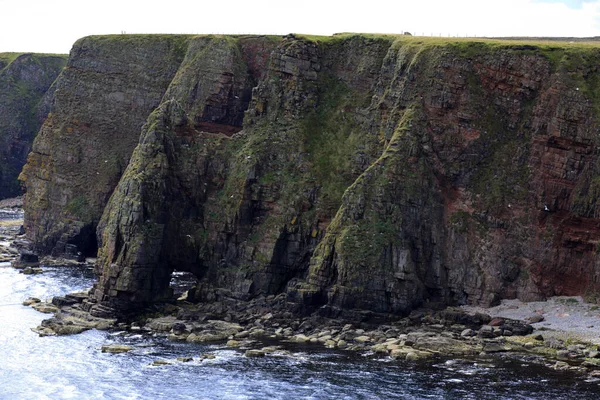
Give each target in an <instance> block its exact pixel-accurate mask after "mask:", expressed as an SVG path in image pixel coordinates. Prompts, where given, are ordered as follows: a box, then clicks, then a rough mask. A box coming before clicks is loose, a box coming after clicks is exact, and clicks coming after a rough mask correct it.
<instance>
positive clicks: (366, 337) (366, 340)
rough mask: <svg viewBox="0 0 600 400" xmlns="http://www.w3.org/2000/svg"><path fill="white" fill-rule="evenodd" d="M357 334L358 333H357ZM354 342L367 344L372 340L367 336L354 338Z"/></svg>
mask: <svg viewBox="0 0 600 400" xmlns="http://www.w3.org/2000/svg"><path fill="white" fill-rule="evenodd" d="M357 333H358V332H357ZM354 340H355V341H356V342H358V343H367V342H371V341H372V339H371V338H370V337H369V336H364V335H363V336H357V337H355V338H354Z"/></svg>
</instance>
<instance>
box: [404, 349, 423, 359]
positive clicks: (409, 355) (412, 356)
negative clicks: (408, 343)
mask: <svg viewBox="0 0 600 400" xmlns="http://www.w3.org/2000/svg"><path fill="white" fill-rule="evenodd" d="M422 358H423V356H420V355H419V354H417V353H415V352H413V351H411V352H410V353H407V354H406V361H419V360H420V359H422Z"/></svg>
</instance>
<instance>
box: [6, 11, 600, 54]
mask: <svg viewBox="0 0 600 400" xmlns="http://www.w3.org/2000/svg"><path fill="white" fill-rule="evenodd" d="M0 12H1V13H2V17H3V18H2V22H1V23H0V52H7V51H15V52H44V53H68V52H69V50H70V49H71V46H72V44H73V43H74V42H75V41H76V40H77V39H79V38H81V37H84V36H88V35H100V34H120V33H122V32H125V33H128V34H130V33H187V34H203V33H221V34H224V33H232V34H233V33H249V34H266V33H269V34H282V35H284V34H287V33H307V34H320V35H331V34H333V33H337V32H369V33H402V32H411V33H412V34H413V35H426V36H461V37H465V36H561V37H590V36H600V0H361V1H355V0H303V1H285V0H224V1H215V0H210V1H206V0H197V1H191V0H158V1H157V0H145V1H138V0H102V1H99V0H96V1H93V2H92V1H88V0H77V1H75V0H0Z"/></svg>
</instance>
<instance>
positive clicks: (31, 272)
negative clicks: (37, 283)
mask: <svg viewBox="0 0 600 400" xmlns="http://www.w3.org/2000/svg"><path fill="white" fill-rule="evenodd" d="M21 273H22V274H24V275H39V274H42V273H44V270H43V269H41V268H32V267H25V268H23V269H22V270H21Z"/></svg>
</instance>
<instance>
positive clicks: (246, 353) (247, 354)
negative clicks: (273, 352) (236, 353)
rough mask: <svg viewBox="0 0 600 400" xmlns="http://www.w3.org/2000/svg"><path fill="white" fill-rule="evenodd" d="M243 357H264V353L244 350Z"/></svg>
mask: <svg viewBox="0 0 600 400" xmlns="http://www.w3.org/2000/svg"><path fill="white" fill-rule="evenodd" d="M244 356H246V357H264V356H265V352H264V351H262V350H246V352H245V353H244Z"/></svg>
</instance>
